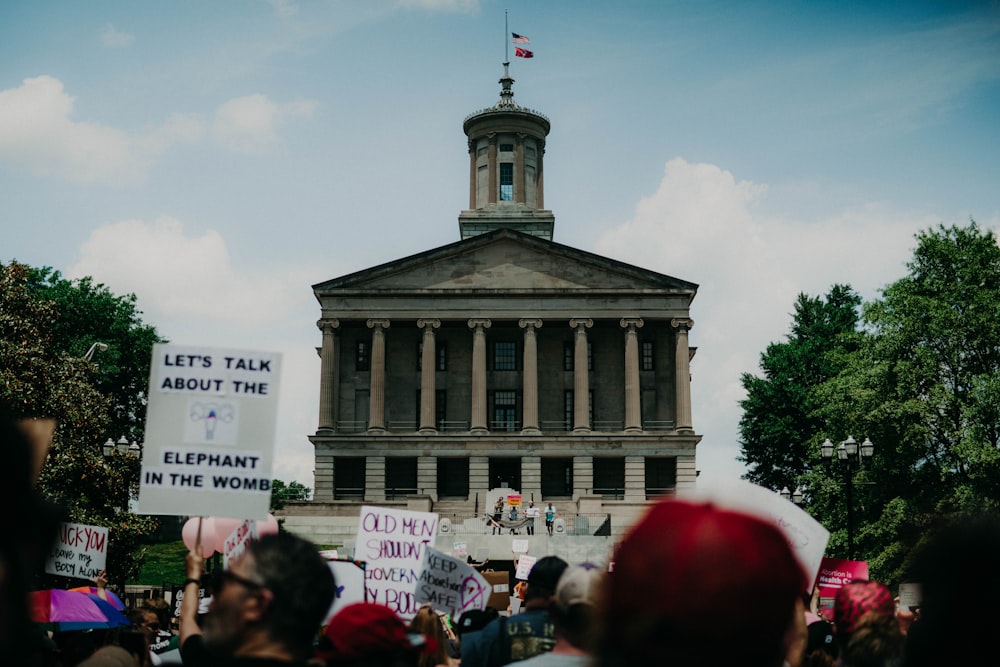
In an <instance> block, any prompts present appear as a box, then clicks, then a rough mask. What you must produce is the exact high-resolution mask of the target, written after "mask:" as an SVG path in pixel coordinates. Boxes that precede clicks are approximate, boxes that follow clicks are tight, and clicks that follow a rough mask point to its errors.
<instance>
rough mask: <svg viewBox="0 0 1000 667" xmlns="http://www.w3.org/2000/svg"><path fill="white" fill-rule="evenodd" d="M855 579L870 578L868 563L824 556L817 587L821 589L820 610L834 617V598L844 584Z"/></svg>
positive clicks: (826, 615)
mask: <svg viewBox="0 0 1000 667" xmlns="http://www.w3.org/2000/svg"><path fill="white" fill-rule="evenodd" d="M855 579H868V563H867V562H866V561H860V560H841V559H839V558H824V559H823V560H822V562H821V563H820V566H819V575H818V576H817V577H816V587H817V588H818V589H819V612H820V613H821V614H822V615H823V616H825V617H826V618H833V613H832V612H833V600H834V598H835V597H836V596H837V591H839V590H840V589H841V588H842V587H843V586H844V584H848V583H850V582H851V581H853V580H855Z"/></svg>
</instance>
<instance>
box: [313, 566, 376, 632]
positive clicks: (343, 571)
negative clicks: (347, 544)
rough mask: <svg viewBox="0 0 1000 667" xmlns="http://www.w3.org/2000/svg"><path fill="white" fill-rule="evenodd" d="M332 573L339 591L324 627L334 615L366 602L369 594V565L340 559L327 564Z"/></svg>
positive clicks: (334, 597) (324, 621)
mask: <svg viewBox="0 0 1000 667" xmlns="http://www.w3.org/2000/svg"><path fill="white" fill-rule="evenodd" d="M327 565H329V566H330V571H331V572H333V580H334V581H335V582H336V583H337V590H336V593H335V595H334V596H333V604H331V605H330V610H329V611H328V612H327V614H326V618H325V619H324V620H323V623H322V625H326V624H327V623H329V622H330V619H331V618H333V615H334V614H336V613H337V612H338V611H340V609H341V607H345V606H347V605H349V604H351V603H353V602H365V601H366V598H367V592H366V590H365V569H366V568H367V566H368V564H367V563H365V562H363V561H358V560H351V559H349V558H338V559H335V560H330V561H328V562H327Z"/></svg>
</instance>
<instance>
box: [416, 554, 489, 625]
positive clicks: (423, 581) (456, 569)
mask: <svg viewBox="0 0 1000 667" xmlns="http://www.w3.org/2000/svg"><path fill="white" fill-rule="evenodd" d="M414 599H415V601H416V602H418V603H424V602H426V603H427V604H429V605H431V606H432V607H434V609H435V610H437V611H439V612H450V613H451V614H453V615H454V617H455V618H458V617H459V616H461V615H462V614H463V613H465V612H467V611H470V610H473V609H475V610H477V611H482V610H483V609H486V603H487V602H488V601H489V599H490V584H489V582H488V581H486V579H485V578H484V577H483V575H481V574H479V573H478V572H477V571H475V570H474V569H472V568H471V567H469V565H468V564H466V563H465V562H464V561H462V560H459V559H458V558H455V557H454V556H450V555H448V554H445V553H442V552H440V551H437V550H436V549H434V548H432V547H429V546H428V547H424V560H423V570H421V572H420V583H418V584H417V590H416V594H415V598H414Z"/></svg>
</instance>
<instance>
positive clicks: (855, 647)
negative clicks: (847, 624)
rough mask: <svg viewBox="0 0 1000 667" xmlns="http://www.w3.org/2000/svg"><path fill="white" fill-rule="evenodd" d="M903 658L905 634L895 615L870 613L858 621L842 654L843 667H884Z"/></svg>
mask: <svg viewBox="0 0 1000 667" xmlns="http://www.w3.org/2000/svg"><path fill="white" fill-rule="evenodd" d="M902 657H903V633H902V632H900V630H899V622H898V621H897V620H896V618H895V617H894V616H886V615H885V614H880V613H878V612H868V613H867V614H865V615H864V616H862V617H861V619H860V620H858V623H857V625H855V626H854V631H853V632H851V636H850V638H849V639H848V640H847V642H846V644H845V645H844V646H843V648H842V651H841V656H840V658H841V663H842V664H843V665H844V667H883V665H894V664H898V663H899V661H900V659H901V658H902Z"/></svg>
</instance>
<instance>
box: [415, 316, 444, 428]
mask: <svg viewBox="0 0 1000 667" xmlns="http://www.w3.org/2000/svg"><path fill="white" fill-rule="evenodd" d="M440 326H441V320H417V327H418V328H420V329H423V330H424V343H423V345H422V346H421V352H420V432H421V433H435V432H437V426H436V425H435V423H434V417H435V416H436V415H435V414H434V412H435V409H434V408H435V400H434V398H435V391H434V379H435V375H436V374H437V349H436V346H435V340H434V330H435V329H437V328H438V327H440Z"/></svg>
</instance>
